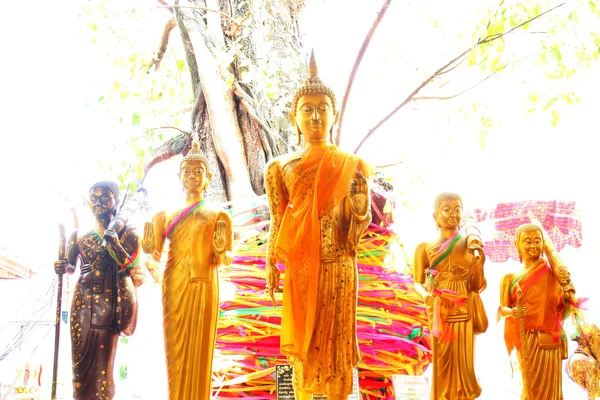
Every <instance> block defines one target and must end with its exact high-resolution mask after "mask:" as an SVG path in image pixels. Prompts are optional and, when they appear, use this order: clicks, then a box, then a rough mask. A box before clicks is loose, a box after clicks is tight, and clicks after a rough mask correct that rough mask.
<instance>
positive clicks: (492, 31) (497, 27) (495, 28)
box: [488, 19, 504, 36]
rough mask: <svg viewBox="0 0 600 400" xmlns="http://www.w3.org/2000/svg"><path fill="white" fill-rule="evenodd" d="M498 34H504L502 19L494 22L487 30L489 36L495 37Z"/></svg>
mask: <svg viewBox="0 0 600 400" xmlns="http://www.w3.org/2000/svg"><path fill="white" fill-rule="evenodd" d="M499 33H504V20H503V19H501V20H499V21H496V22H494V23H493V24H491V25H490V27H489V28H488V35H489V36H493V35H497V34H499Z"/></svg>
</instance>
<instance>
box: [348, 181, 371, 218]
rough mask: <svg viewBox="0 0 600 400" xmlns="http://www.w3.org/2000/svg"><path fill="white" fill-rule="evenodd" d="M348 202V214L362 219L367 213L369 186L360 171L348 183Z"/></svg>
mask: <svg viewBox="0 0 600 400" xmlns="http://www.w3.org/2000/svg"><path fill="white" fill-rule="evenodd" d="M348 197H349V200H350V212H352V214H354V215H355V216H357V217H358V218H364V217H366V216H367V214H368V212H369V184H368V183H367V178H365V177H364V176H363V174H362V172H360V171H358V170H357V171H356V174H355V175H354V179H352V182H351V183H350V191H349V192H348Z"/></svg>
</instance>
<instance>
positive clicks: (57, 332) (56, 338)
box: [51, 223, 67, 400]
mask: <svg viewBox="0 0 600 400" xmlns="http://www.w3.org/2000/svg"><path fill="white" fill-rule="evenodd" d="M58 231H59V236H60V238H59V243H58V260H59V261H60V260H64V258H65V245H66V241H67V238H66V235H65V227H64V225H63V224H62V223H59V224H58ZM62 286H63V274H62V273H60V274H58V294H57V298H56V319H55V324H54V364H53V366H52V394H51V398H52V400H55V399H56V377H57V374H58V346H59V343H60V341H59V339H60V313H61V310H62V292H63V291H62Z"/></svg>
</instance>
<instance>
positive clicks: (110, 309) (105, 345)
mask: <svg viewBox="0 0 600 400" xmlns="http://www.w3.org/2000/svg"><path fill="white" fill-rule="evenodd" d="M89 196H90V197H89V199H90V209H91V210H92V212H93V213H94V217H95V220H94V229H93V230H91V231H89V232H87V233H85V234H84V235H83V236H81V237H79V236H78V234H77V232H74V233H73V234H72V235H71V237H70V240H69V242H68V244H67V249H66V259H64V260H58V261H56V262H55V263H54V267H55V271H56V273H57V274H63V273H65V272H67V271H68V272H73V271H74V270H75V267H76V265H77V261H79V264H80V269H81V274H80V276H79V279H78V280H77V283H76V285H75V289H74V294H73V301H72V306H71V349H72V361H73V398H74V399H77V400H100V399H102V400H106V399H112V398H113V396H114V394H115V383H114V380H113V371H114V368H113V367H114V362H115V353H116V349H117V343H118V338H119V335H124V336H127V335H131V334H132V333H133V331H134V330H135V324H136V318H137V293H136V289H135V287H134V281H132V277H131V275H132V273H134V272H136V271H138V274H139V267H138V260H139V258H138V255H139V251H138V250H139V238H138V236H137V233H136V232H135V231H134V229H133V227H131V226H129V225H123V226H122V227H121V228H122V229H121V230H120V232H119V233H118V234H117V233H115V232H108V226H109V223H110V222H111V220H112V219H113V217H114V215H115V214H116V212H117V205H118V203H119V187H118V186H117V184H116V183H114V182H109V181H102V182H98V183H95V184H94V185H92V187H91V188H90V192H89ZM106 237H110V238H111V240H108V241H107V242H108V243H107V244H106V246H103V245H102V243H103V241H104V238H106ZM136 282H141V281H140V280H136Z"/></svg>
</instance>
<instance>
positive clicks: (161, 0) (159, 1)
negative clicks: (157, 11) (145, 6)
mask: <svg viewBox="0 0 600 400" xmlns="http://www.w3.org/2000/svg"><path fill="white" fill-rule="evenodd" d="M156 1H158V3H159V4H161V5H162V6H163V7H166V8H168V9H169V12H170V13H171V14H173V6H172V5H170V4H169V3H167V2H166V1H165V0H156Z"/></svg>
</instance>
